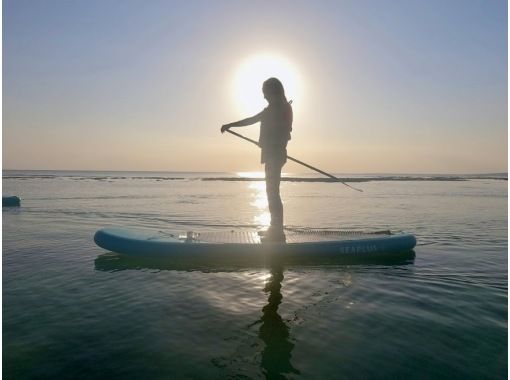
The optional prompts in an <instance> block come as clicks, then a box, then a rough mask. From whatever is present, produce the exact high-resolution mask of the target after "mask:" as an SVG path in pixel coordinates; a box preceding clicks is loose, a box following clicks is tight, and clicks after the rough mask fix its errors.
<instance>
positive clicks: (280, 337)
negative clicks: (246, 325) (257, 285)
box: [259, 266, 300, 379]
mask: <svg viewBox="0 0 510 380" xmlns="http://www.w3.org/2000/svg"><path fill="white" fill-rule="evenodd" d="M282 281H283V267H281V266H275V267H273V268H272V269H271V276H270V277H269V278H268V280H267V282H266V285H265V287H264V292H266V293H268V294H269V297H268V299H267V301H268V303H267V305H265V306H264V307H263V308H262V318H261V319H260V321H259V322H261V323H262V324H261V326H260V329H259V338H260V339H261V340H262V341H263V342H264V343H265V347H264V350H263V351H262V360H261V363H260V365H261V367H262V370H263V371H264V374H265V376H266V379H285V378H286V377H285V374H291V373H293V374H299V373H300V372H299V371H298V370H297V369H296V368H294V366H293V365H292V363H291V361H290V359H291V353H292V349H293V348H294V344H293V343H292V342H291V341H290V339H289V330H290V329H289V326H287V324H286V323H285V321H284V320H283V319H282V317H281V316H280V315H279V314H278V306H279V305H280V304H281V302H282V298H283V296H282V293H281V288H282Z"/></svg>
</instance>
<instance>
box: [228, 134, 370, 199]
mask: <svg viewBox="0 0 510 380" xmlns="http://www.w3.org/2000/svg"><path fill="white" fill-rule="evenodd" d="M227 132H228V133H230V134H232V135H234V136H237V137H239V138H242V139H243V140H246V141H249V142H251V143H252V144H255V145H257V146H258V147H259V148H260V144H259V143H258V142H256V141H255V140H252V139H249V138H248V137H246V136H243V135H241V134H239V133H237V132H234V131H231V130H230V129H227ZM287 158H288V159H289V160H291V161H294V162H296V163H298V164H300V165H303V166H306V167H307V168H308V169H312V170H315V171H316V172H318V173H321V174H322V175H325V176H326V177H329V178H332V179H334V180H335V181H336V182H340V183H342V184H344V185H345V186H347V187H350V188H351V189H353V190H356V191H361V192H363V190H361V189H357V188H355V187H353V186H351V185H349V184H347V183H345V182H343V181H342V180H340V178H337V177H335V176H334V175H331V174H329V173H326V172H325V171H322V170H320V169H317V168H314V167H313V166H312V165H308V164H307V163H305V162H303V161H300V160H298V159H296V158H294V157H291V156H287Z"/></svg>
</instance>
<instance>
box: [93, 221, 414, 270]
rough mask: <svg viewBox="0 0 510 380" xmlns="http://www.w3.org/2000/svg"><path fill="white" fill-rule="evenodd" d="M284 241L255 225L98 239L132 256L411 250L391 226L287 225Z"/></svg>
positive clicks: (121, 232)
mask: <svg viewBox="0 0 510 380" xmlns="http://www.w3.org/2000/svg"><path fill="white" fill-rule="evenodd" d="M285 236H286V242H263V241H262V240H261V236H260V235H259V233H257V231H245V230H237V231H236V230H229V231H219V232H187V233H183V234H179V233H171V232H168V231H146V230H137V229H125V228H103V229H100V230H99V231H97V232H96V234H95V236H94V241H95V242H96V244H97V245H98V246H100V247H101V248H104V249H106V250H108V251H111V252H115V253H119V254H122V255H127V256H131V257H160V258H161V257H165V258H167V259H169V260H192V259H205V258H208V259H212V260H216V259H217V260H220V259H227V260H247V261H250V260H256V259H257V258H263V259H267V258H270V257H278V258H280V259H283V258H293V259H297V258H298V259H306V260H307V261H312V262H313V261H314V260H317V259H319V258H320V259H322V260H324V259H326V260H328V259H334V258H341V257H344V258H345V257H349V258H356V259H363V258H372V257H380V256H386V257H388V256H389V257H391V256H398V255H401V254H403V253H409V252H412V249H413V248H414V247H415V245H416V239H415V237H414V236H413V235H411V234H406V233H391V232H390V231H379V232H358V231H327V230H306V229H301V230H298V229H296V230H293V229H291V230H287V229H286V230H285Z"/></svg>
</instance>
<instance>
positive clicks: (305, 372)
mask: <svg viewBox="0 0 510 380" xmlns="http://www.w3.org/2000/svg"><path fill="white" fill-rule="evenodd" d="M244 177H245V179H244V180H239V178H238V177H237V176H236V175H233V174H228V173H124V172H110V173H105V172H38V171H31V172H28V171H26V172H12V171H4V172H3V194H4V195H7V194H15V195H19V196H20V197H21V199H22V203H21V207H19V208H6V207H4V208H3V213H2V215H3V220H2V221H3V224H2V231H3V259H2V263H3V375H4V376H5V378H7V379H28V378H30V379H142V378H143V379H333V378H334V379H397V378H398V379H501V378H506V376H507V371H508V362H507V356H508V347H507V341H508V330H507V328H508V326H507V317H508V309H507V305H508V293H507V290H508V278H507V268H508V256H507V254H508V252H507V249H508V240H507V236H508V235H507V225H508V224H507V219H508V215H507V203H508V198H507V181H506V180H505V179H502V178H506V175H505V176H500V175H494V176H469V177H467V176H439V177H437V176H426V177H423V176H421V177H419V176H404V177H401V176H398V175H393V176H366V175H365V176H350V177H352V178H351V180H356V181H358V182H352V183H351V184H352V185H354V186H357V187H360V188H362V189H363V190H364V192H363V193H359V192H355V191H353V190H351V189H348V188H346V187H344V186H343V185H341V184H339V183H328V182H314V181H311V180H310V178H311V177H315V176H310V175H301V176H300V175H293V176H290V177H292V178H293V179H292V178H291V180H289V181H285V182H282V186H281V188H282V196H283V200H284V207H285V224H286V225H287V226H290V227H311V228H322V229H335V230H338V229H347V230H360V231H361V230H378V229H391V230H394V231H400V230H402V231H407V232H411V233H414V234H415V235H416V237H417V240H418V246H417V247H416V249H415V257H414V259H410V260H406V261H405V262H401V263H391V264H384V263H377V264H362V265H328V266H290V267H264V266H260V267H238V268H232V267H229V268H222V267H221V266H220V267H211V268H202V270H195V269H194V268H189V269H182V268H181V269H175V268H172V265H171V263H168V264H165V265H154V264H149V263H147V264H144V262H143V261H141V262H139V263H138V264H137V265H126V263H125V262H124V261H123V260H122V257H121V256H119V255H116V254H112V253H108V252H106V251H104V250H103V249H101V248H99V247H97V246H96V245H95V244H94V242H93V235H94V233H95V231H96V230H97V229H98V228H101V227H105V226H125V227H138V228H144V229H158V230H165V231H176V232H183V231H189V230H193V231H197V232H200V231H211V230H225V229H258V228H262V227H263V226H265V225H267V224H268V222H269V214H268V211H267V204H266V202H265V193H264V182H262V181H260V180H256V178H253V177H256V175H254V174H248V175H245V176H244ZM246 177H249V178H246ZM295 177H299V178H308V180H306V181H300V180H296V179H295ZM370 178H371V179H372V180H369V179H370Z"/></svg>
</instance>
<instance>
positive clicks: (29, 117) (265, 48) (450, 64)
mask: <svg viewBox="0 0 510 380" xmlns="http://www.w3.org/2000/svg"><path fill="white" fill-rule="evenodd" d="M507 18H508V12H507V2H506V1H505V0H491V1H487V0H427V1H424V0H334V1H300V0H294V1H290V0H289V1H286V0H282V1H238V0H237V1H236V0H232V1H184V0H183V1H166V0H164V1H158V0H151V1H142V0H41V1H31V0H4V1H3V39H2V44H3V50H2V54H3V60H2V78H3V97H2V107H3V112H2V161H3V162H2V166H3V169H48V170H128V171H129V170H151V171H221V172H226V171H230V172H232V171H234V172H236V171H258V170H261V169H262V167H261V165H260V158H259V152H258V148H257V147H255V146H253V145H250V144H249V143H247V142H245V141H243V140H240V139H238V138H236V137H234V136H232V135H228V134H224V135H222V134H221V133H220V131H219V130H220V127H221V125H222V124H225V123H229V122H232V121H236V120H239V119H242V118H245V117H248V116H252V114H254V113H256V112H258V111H259V110H261V109H262V108H263V107H264V99H263V97H262V93H261V91H260V88H261V85H262V83H258V81H259V79H260V78H265V77H266V76H278V77H280V79H282V81H283V84H284V86H285V88H286V91H287V96H288V98H289V99H292V100H293V108H294V126H293V133H292V140H291V141H290V142H289V146H288V153H289V155H291V156H293V157H296V158H298V159H300V160H302V161H305V162H308V163H309V164H312V165H314V166H317V167H319V168H321V169H322V170H327V171H332V172H335V173H495V172H506V171H507V169H508V161H507V150H508V147H507V141H508V130H507V126H508V99H507V96H508V95H507V94H508V92H507V85H508V84H507V82H508V71H507V70H508V69H507V67H508V64H507V59H508V58H507V46H508V43H507V24H508V20H507ZM260 80H263V79H260ZM258 129H259V126H258V125H253V126H250V127H244V128H240V129H236V132H239V133H243V134H245V135H246V136H248V137H251V138H255V139H256V138H257V137H258ZM284 171H286V172H296V173H298V172H304V171H306V169H304V168H302V167H300V166H298V165H297V164H293V163H289V164H288V165H287V166H286V167H285V168H284Z"/></svg>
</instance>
